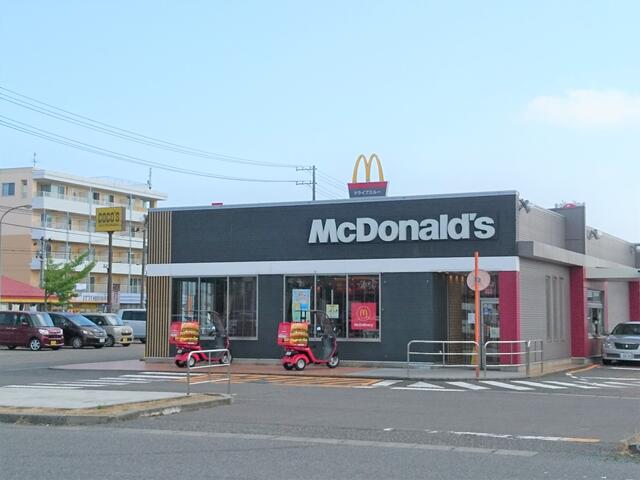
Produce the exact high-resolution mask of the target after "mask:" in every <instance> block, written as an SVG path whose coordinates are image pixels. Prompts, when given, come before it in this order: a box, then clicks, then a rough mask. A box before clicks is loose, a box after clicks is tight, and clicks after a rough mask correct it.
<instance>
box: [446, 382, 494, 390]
mask: <svg viewBox="0 0 640 480" xmlns="http://www.w3.org/2000/svg"><path fill="white" fill-rule="evenodd" d="M447 383H448V384H449V385H453V386H454V387H461V388H466V389H468V390H489V387H483V386H482V385H477V384H475V383H467V382H447Z"/></svg>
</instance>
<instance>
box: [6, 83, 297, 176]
mask: <svg viewBox="0 0 640 480" xmlns="http://www.w3.org/2000/svg"><path fill="white" fill-rule="evenodd" d="M0 90H3V91H4V92H9V93H10V94H11V95H10V94H7V93H3V92H0V100H3V101H5V102H9V103H12V104H14V105H17V106H19V107H22V108H25V109H28V110H31V111H33V112H37V113H40V114H42V115H47V116H49V117H52V118H56V119H58V120H61V121H64V122H68V123H72V124H74V125H78V126H81V127H84V128H87V129H89V130H93V131H96V132H100V133H104V134H106V135H111V136H114V137H118V138H121V139H124V140H129V141H131V142H135V143H139V144H142V145H147V146H150V147H154V148H158V149H162V150H168V151H172V152H176V153H181V154H183V155H191V156H195V157H200V158H208V159H211V160H217V161H221V162H228V163H236V164H244V165H253V166H260V167H277V168H296V167H299V166H300V165H294V164H288V163H278V162H265V161H258V160H250V159H247V158H242V157H235V156H232V155H226V154H222V153H215V152H209V151H207V150H202V149H199V148H194V147H189V146H187V145H181V144H179V143H173V142H168V141H166V140H162V139H159V138H155V137H150V136H148V135H143V134H141V133H136V132H134V131H131V130H127V129H124V128H120V127H116V126H114V125H110V124H108V123H105V122H101V121H99V120H95V119H92V118H90V117H86V116H83V115H79V114H77V113H73V112H70V111H68V110H65V109H62V108H60V107H56V106H54V105H51V104H49V103H46V102H43V101H41V100H37V99H35V98H32V97H28V96H26V95H23V94H21V93H18V92H15V91H13V90H9V89H8V88H5V87H1V86H0ZM16 96H17V97H20V98H17V97H16ZM22 99H27V100H31V102H35V104H34V103H31V102H27V101H25V100H22ZM40 105H43V106H44V107H43V106H40ZM45 107H48V108H45Z"/></svg>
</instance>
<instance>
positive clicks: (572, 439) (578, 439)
mask: <svg viewBox="0 0 640 480" xmlns="http://www.w3.org/2000/svg"><path fill="white" fill-rule="evenodd" d="M427 432H428V430H427ZM446 433H450V434H452V435H469V436H474V437H489V438H509V439H518V440H542V441H546V442H571V443H599V442H600V439H599V438H582V437H550V436H541V435H514V434H509V433H485V432H454V431H449V432H446Z"/></svg>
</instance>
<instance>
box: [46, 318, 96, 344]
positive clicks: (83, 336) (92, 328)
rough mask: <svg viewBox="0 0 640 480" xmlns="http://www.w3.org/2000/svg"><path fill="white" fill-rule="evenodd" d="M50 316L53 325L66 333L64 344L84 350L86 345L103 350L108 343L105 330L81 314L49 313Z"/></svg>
mask: <svg viewBox="0 0 640 480" xmlns="http://www.w3.org/2000/svg"><path fill="white" fill-rule="evenodd" d="M49 316H50V317H51V320H53V324H54V325H55V326H56V327H60V328H61V329H62V331H63V332H64V343H65V344H67V345H71V346H72V347H73V348H82V347H84V346H85V345H87V346H93V347H95V348H102V347H104V346H105V345H106V343H107V332H105V330H104V328H102V327H99V326H97V325H96V324H95V323H93V322H92V321H91V320H89V319H88V318H87V317H83V316H82V315H80V314H79V313H67V312H49Z"/></svg>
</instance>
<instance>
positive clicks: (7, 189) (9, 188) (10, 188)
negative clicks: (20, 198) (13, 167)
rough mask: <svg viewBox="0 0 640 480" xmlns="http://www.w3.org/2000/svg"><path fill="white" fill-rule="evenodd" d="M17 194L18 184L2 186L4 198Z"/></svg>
mask: <svg viewBox="0 0 640 480" xmlns="http://www.w3.org/2000/svg"><path fill="white" fill-rule="evenodd" d="M15 194H16V184H15V183H13V182H11V183H3V184H2V196H3V197H13V196H14V195H15Z"/></svg>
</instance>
